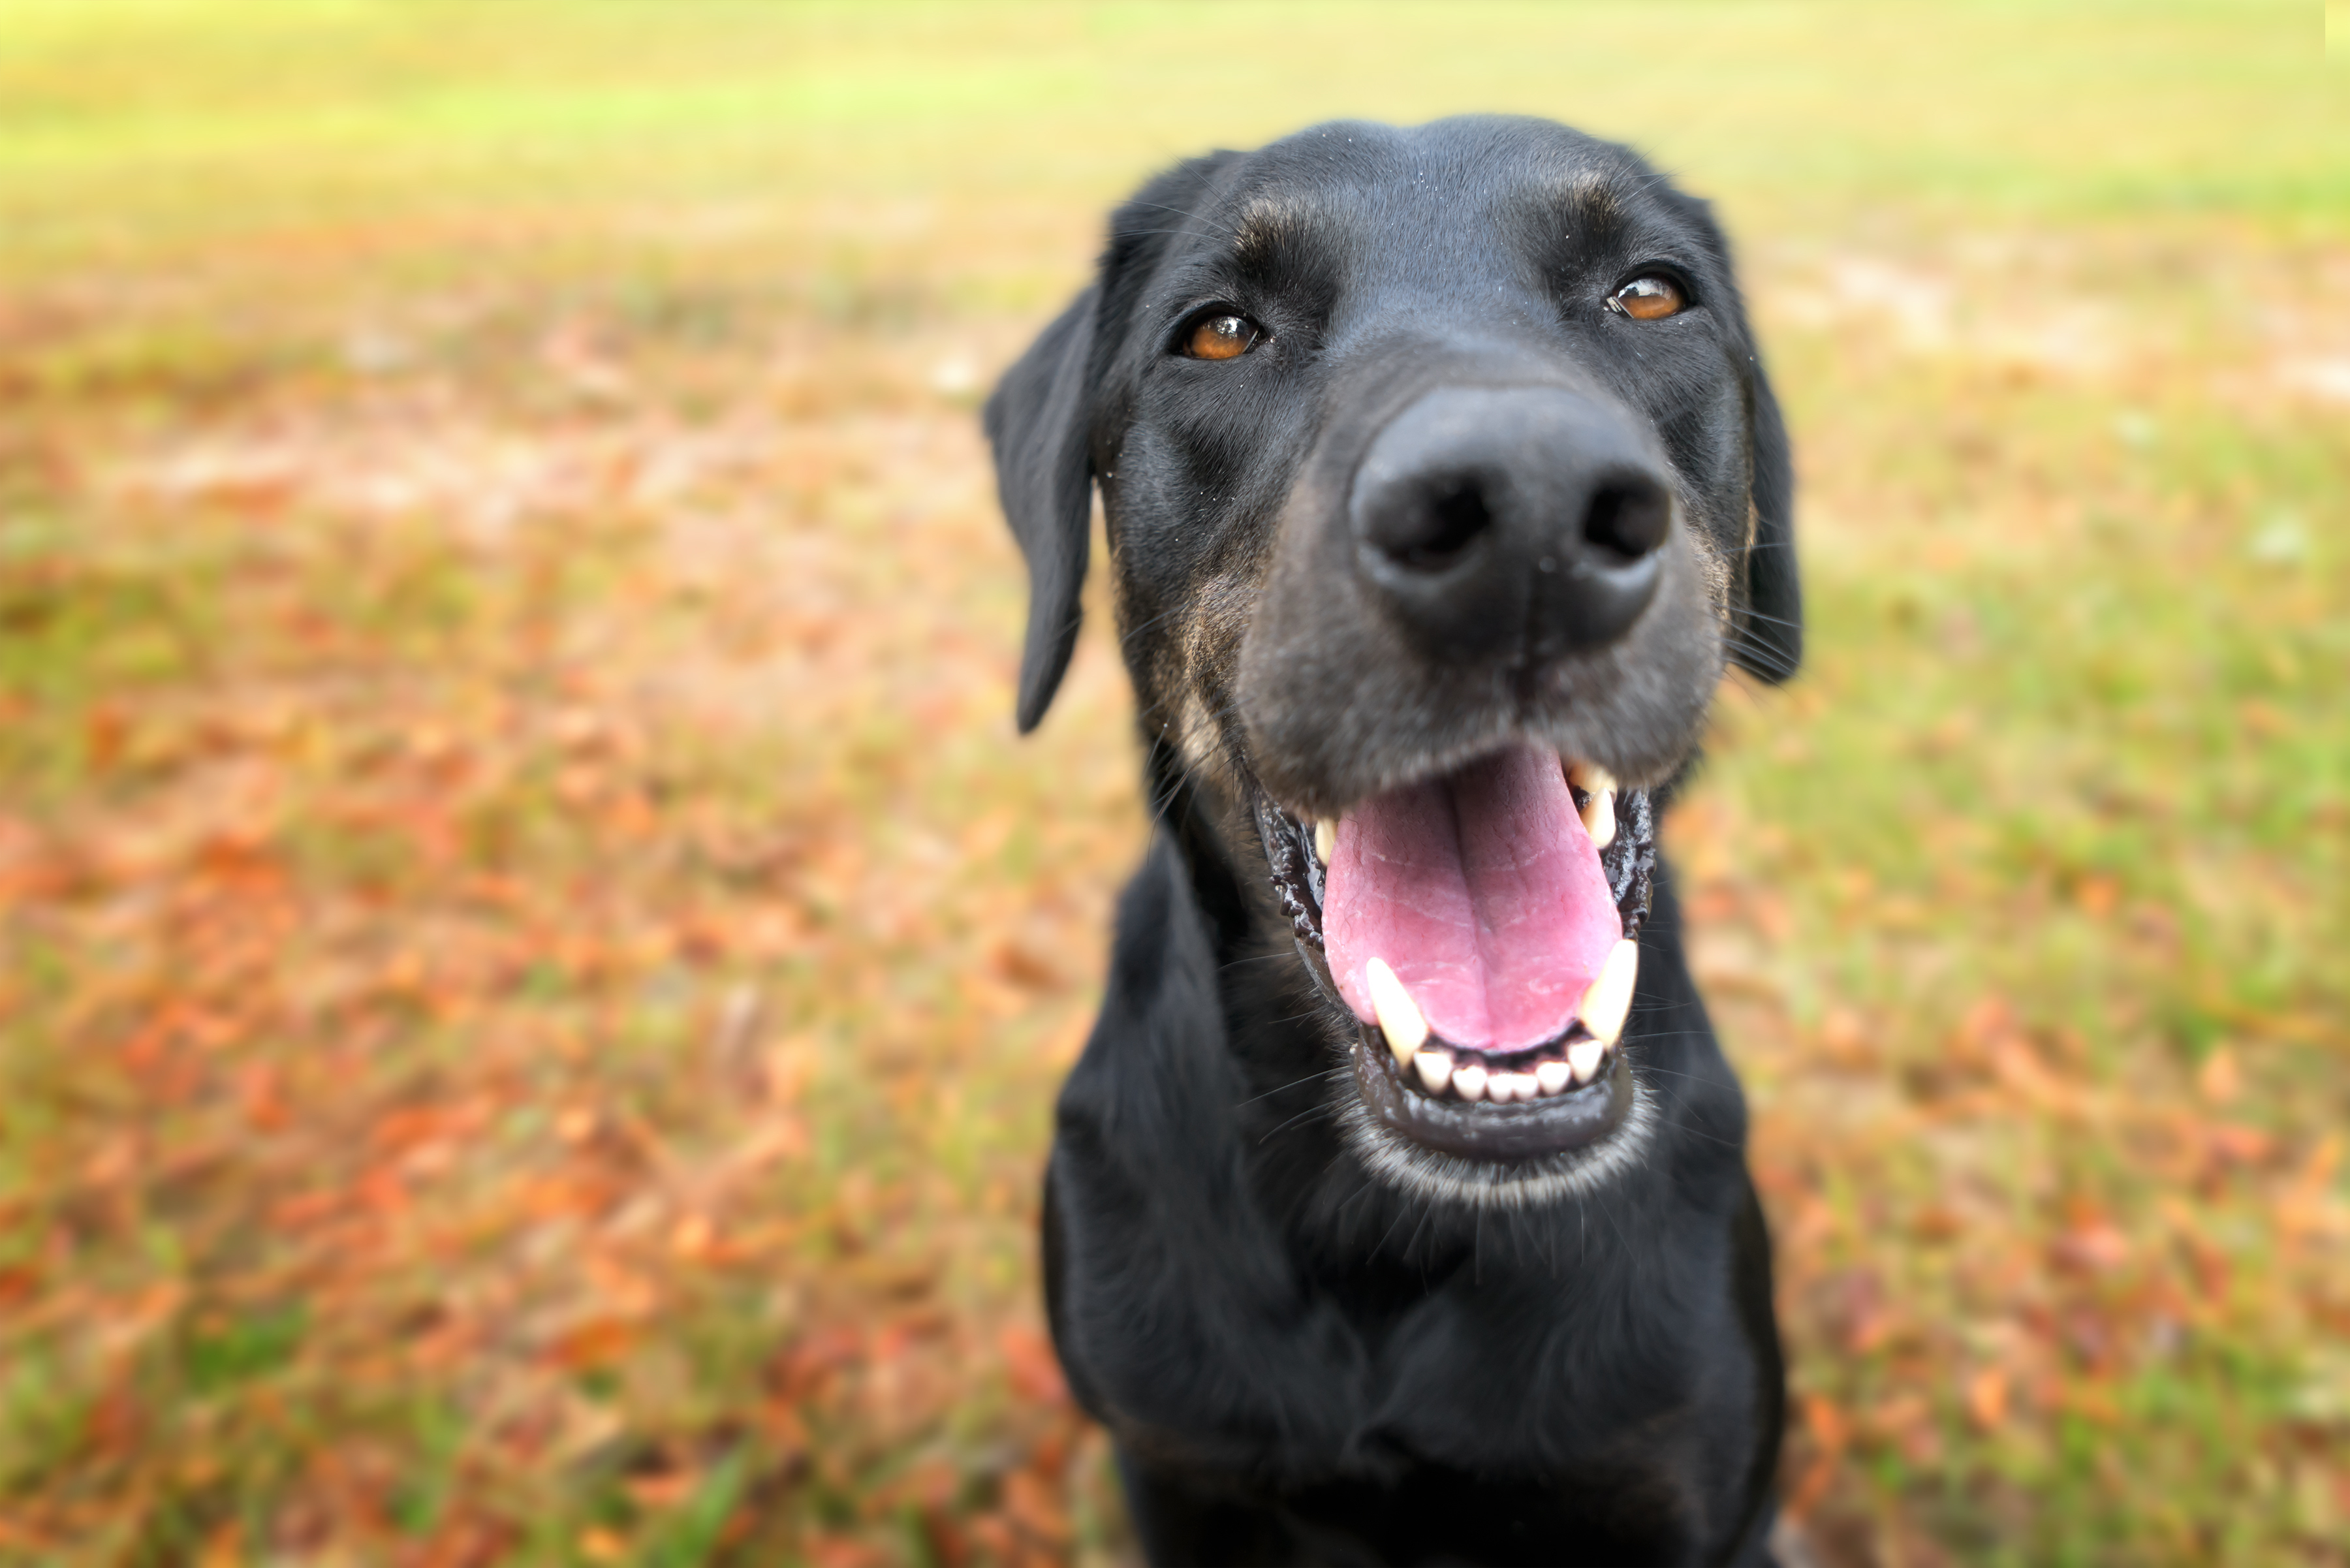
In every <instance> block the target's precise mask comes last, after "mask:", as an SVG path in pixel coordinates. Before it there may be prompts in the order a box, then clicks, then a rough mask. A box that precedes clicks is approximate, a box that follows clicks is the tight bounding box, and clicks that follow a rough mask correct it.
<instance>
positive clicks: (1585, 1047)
mask: <svg viewBox="0 0 2350 1568" xmlns="http://www.w3.org/2000/svg"><path fill="white" fill-rule="evenodd" d="M1605 1055H1607V1046H1606V1045H1604V1044H1601V1043H1600V1042H1598V1041H1596V1040H1578V1041H1576V1042H1575V1044H1572V1045H1570V1046H1568V1047H1567V1048H1566V1064H1567V1066H1568V1067H1570V1068H1572V1069H1573V1070H1574V1073H1575V1082H1576V1083H1578V1084H1587V1083H1589V1082H1591V1080H1592V1079H1593V1078H1595V1077H1596V1076H1597V1075H1598V1074H1599V1062H1600V1058H1602V1057H1603V1056H1605Z"/></svg>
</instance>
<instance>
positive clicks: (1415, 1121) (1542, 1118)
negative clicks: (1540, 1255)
mask: <svg viewBox="0 0 2350 1568" xmlns="http://www.w3.org/2000/svg"><path fill="white" fill-rule="evenodd" d="M1358 1027H1359V1028H1360V1030H1361V1033H1362V1036H1363V1037H1362V1038H1361V1039H1358V1040H1357V1041H1356V1042H1355V1043H1354V1044H1353V1045H1351V1046H1350V1047H1348V1051H1347V1054H1348V1056H1349V1057H1350V1058H1351V1063H1352V1065H1353V1067H1354V1071H1355V1086H1356V1088H1357V1090H1358V1091H1359V1092H1360V1093H1361V1095H1362V1096H1363V1105H1364V1106H1365V1107H1366V1108H1367V1110H1369V1112H1370V1114H1371V1116H1373V1117H1374V1118H1376V1119H1377V1120H1378V1121H1379V1122H1380V1123H1382V1124H1383V1125H1385V1126H1387V1127H1392V1128H1394V1129H1395V1130H1396V1131H1397V1132H1399V1133H1400V1134H1402V1135H1403V1136H1404V1137H1408V1138H1409V1139H1411V1141H1412V1142H1414V1143H1416V1144H1419V1145H1421V1146H1422V1147H1427V1148H1430V1149H1434V1150H1436V1151H1438V1152H1440V1153H1442V1154H1451V1155H1459V1156H1461V1157H1462V1158H1467V1159H1479V1160H1494V1161H1518V1160H1527V1159H1538V1158H1542V1157H1544V1156H1546V1155H1559V1154H1568V1153H1572V1152H1573V1151H1575V1150H1576V1149H1581V1148H1588V1147H1591V1146H1592V1145H1594V1144H1596V1143H1597V1142H1599V1140H1600V1139H1602V1138H1604V1137H1607V1135H1608V1134H1610V1133H1612V1132H1614V1131H1615V1130H1616V1129H1617V1127H1621V1126H1622V1125H1623V1122H1624V1118H1625V1116H1626V1115H1627V1113H1628V1112H1629V1111H1630V1110H1631V1108H1632V1100H1633V1084H1632V1069H1631V1067H1630V1066H1629V1065H1628V1064H1627V1062H1626V1060H1625V1057H1624V1054H1623V1053H1622V1052H1621V1051H1618V1052H1617V1053H1615V1054H1614V1055H1613V1057H1612V1058H1611V1060H1612V1062H1613V1067H1612V1069H1610V1070H1609V1071H1607V1072H1603V1073H1602V1074H1601V1075H1599V1076H1598V1077H1596V1078H1595V1079H1593V1080H1592V1081H1591V1082H1590V1083H1588V1084H1586V1085H1583V1086H1582V1087H1580V1088H1577V1089H1571V1090H1569V1091H1568V1092H1567V1093H1565V1094H1563V1095H1554V1096H1547V1097H1545V1098H1544V1099H1539V1100H1528V1101H1522V1102H1520V1103H1518V1104H1516V1105H1508V1106H1494V1105H1470V1104H1464V1103H1462V1102H1460V1101H1457V1100H1440V1099H1436V1098H1434V1097H1432V1096H1428V1095H1424V1094H1420V1093H1419V1092H1417V1091H1416V1090H1415V1089H1414V1088H1413V1087H1412V1086H1411V1085H1409V1084H1408V1083H1406V1082H1405V1080H1404V1078H1403V1075H1402V1071H1401V1069H1399V1066H1398V1065H1397V1063H1396V1059H1395V1055H1394V1054H1393V1053H1392V1052H1390V1051H1389V1050H1388V1048H1387V1042H1386V1041H1385V1040H1383V1039H1381V1038H1380V1037H1379V1035H1378V1030H1377V1029H1376V1028H1375V1027H1373V1026H1371V1025H1369V1024H1361V1025H1358Z"/></svg>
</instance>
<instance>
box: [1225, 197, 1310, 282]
mask: <svg viewBox="0 0 2350 1568" xmlns="http://www.w3.org/2000/svg"><path fill="white" fill-rule="evenodd" d="M1320 212H1321V203H1320V202H1317V201H1315V199H1314V198H1313V197H1311V196H1308V195H1305V194H1304V193H1301V192H1284V193H1280V194H1274V193H1266V194H1262V195H1256V196H1252V197H1251V198H1249V202H1248V204H1247V205H1246V206H1244V207H1243V208H1242V209H1241V211H1240V215H1239V217H1238V218H1236V219H1235V220H1234V221H1233V223H1232V250H1233V253H1234V254H1235V255H1236V256H1237V257H1238V258H1239V259H1240V261H1241V263H1242V264H1243V265H1256V264H1259V263H1262V262H1264V261H1266V260H1269V259H1270V258H1271V256H1272V254H1274V252H1275V251H1277V250H1278V249H1279V248H1280V247H1281V246H1282V245H1284V244H1287V243H1289V242H1292V241H1295V239H1297V238H1298V237H1299V236H1300V234H1303V233H1304V231H1305V228H1306V227H1307V226H1308V225H1309V224H1310V223H1313V221H1314V220H1315V217H1317V216H1318V215H1319V214H1320Z"/></svg>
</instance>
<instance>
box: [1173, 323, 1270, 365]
mask: <svg viewBox="0 0 2350 1568" xmlns="http://www.w3.org/2000/svg"><path fill="white" fill-rule="evenodd" d="M1262 336H1263V328H1261V327H1258V326H1257V324H1256V323H1255V322H1253V321H1251V320H1250V319H1249V318H1248V317H1245V316H1211V317H1208V318H1207V319H1206V320H1204V321H1202V322H1201V323H1200V325H1199V326H1197V327H1193V328H1191V337H1188V338H1186V339H1184V343H1183V352H1185V353H1186V354H1189V355H1190V356H1191V358H1194V359H1237V358H1240V357H1241V356H1242V355H1243V354H1245V353H1247V352H1248V351H1249V350H1250V349H1252V348H1255V347H1256V340H1257V339H1258V338H1259V337H1262Z"/></svg>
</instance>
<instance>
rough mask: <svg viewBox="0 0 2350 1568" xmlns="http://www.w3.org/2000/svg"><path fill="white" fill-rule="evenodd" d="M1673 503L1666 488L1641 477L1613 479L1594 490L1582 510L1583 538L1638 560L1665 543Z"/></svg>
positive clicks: (1598, 547) (1614, 553)
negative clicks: (1666, 493) (1589, 500)
mask: <svg viewBox="0 0 2350 1568" xmlns="http://www.w3.org/2000/svg"><path fill="white" fill-rule="evenodd" d="M1671 522H1672V504H1671V503H1670V502H1669V500H1668V499H1667V498H1666V495H1665V492H1664V487H1663V486H1661V485H1659V484H1658V483H1656V482H1655V481H1653V480H1649V479H1644V478H1638V477H1627V478H1624V479H1613V480H1609V481H1607V483H1603V484H1601V485H1600V486H1599V487H1598V489H1596V490H1595V491H1593V492H1592V494H1591V502H1590V504H1589V505H1587V506H1586V507H1585V508H1584V511H1583V541H1584V543H1585V544H1586V545H1590V546H1591V547H1592V548H1594V549H1596V550H1601V551H1605V552H1606V553H1607V554H1608V555H1611V556H1617V558H1618V559H1620V560H1624V561H1637V560H1638V559H1639V558H1640V557H1641V556H1645V555H1648V553H1649V552H1650V551H1652V550H1654V549H1656V548H1657V546H1658V545H1661V544H1663V543H1664V542H1665V530H1666V528H1667V527H1668V526H1669V524H1671Z"/></svg>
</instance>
